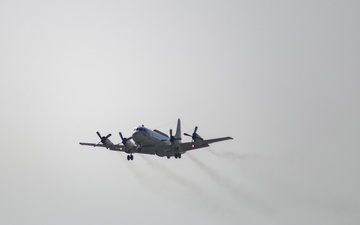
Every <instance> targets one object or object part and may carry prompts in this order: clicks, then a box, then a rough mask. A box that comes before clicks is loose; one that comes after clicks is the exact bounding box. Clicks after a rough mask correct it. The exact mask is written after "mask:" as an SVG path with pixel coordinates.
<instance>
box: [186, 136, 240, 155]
mask: <svg viewBox="0 0 360 225" xmlns="http://www.w3.org/2000/svg"><path fill="white" fill-rule="evenodd" d="M232 139H233V138H232V137H221V138H213V139H207V140H198V141H192V142H184V143H181V148H182V150H183V151H185V152H186V151H190V150H195V149H199V148H205V147H209V146H210V144H212V143H215V142H220V141H226V140H232Z"/></svg>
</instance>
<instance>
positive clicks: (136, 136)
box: [132, 126, 171, 156]
mask: <svg viewBox="0 0 360 225" xmlns="http://www.w3.org/2000/svg"><path fill="white" fill-rule="evenodd" d="M132 138H133V140H134V142H135V144H136V145H137V146H139V148H138V151H140V152H142V153H147V154H156V155H158V156H165V155H167V154H166V152H165V151H164V149H167V150H168V149H169V148H164V147H168V146H170V145H171V142H170V138H169V136H168V135H166V134H164V133H162V132H161V131H158V130H150V129H148V128H146V127H144V126H139V127H136V128H135V129H134V132H133V134H132Z"/></svg>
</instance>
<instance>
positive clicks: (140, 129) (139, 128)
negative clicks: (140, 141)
mask: <svg viewBox="0 0 360 225" xmlns="http://www.w3.org/2000/svg"><path fill="white" fill-rule="evenodd" d="M136 130H137V131H146V129H145V128H142V127H138V128H136Z"/></svg>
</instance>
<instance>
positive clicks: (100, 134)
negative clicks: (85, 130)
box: [96, 131, 101, 139]
mask: <svg viewBox="0 0 360 225" xmlns="http://www.w3.org/2000/svg"><path fill="white" fill-rule="evenodd" d="M96 134H97V135H98V136H99V138H100V139H101V134H100V133H99V131H97V132H96Z"/></svg>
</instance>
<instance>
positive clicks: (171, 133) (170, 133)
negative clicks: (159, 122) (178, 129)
mask: <svg viewBox="0 0 360 225" xmlns="http://www.w3.org/2000/svg"><path fill="white" fill-rule="evenodd" d="M172 136H173V135H172V129H170V137H172Z"/></svg>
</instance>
